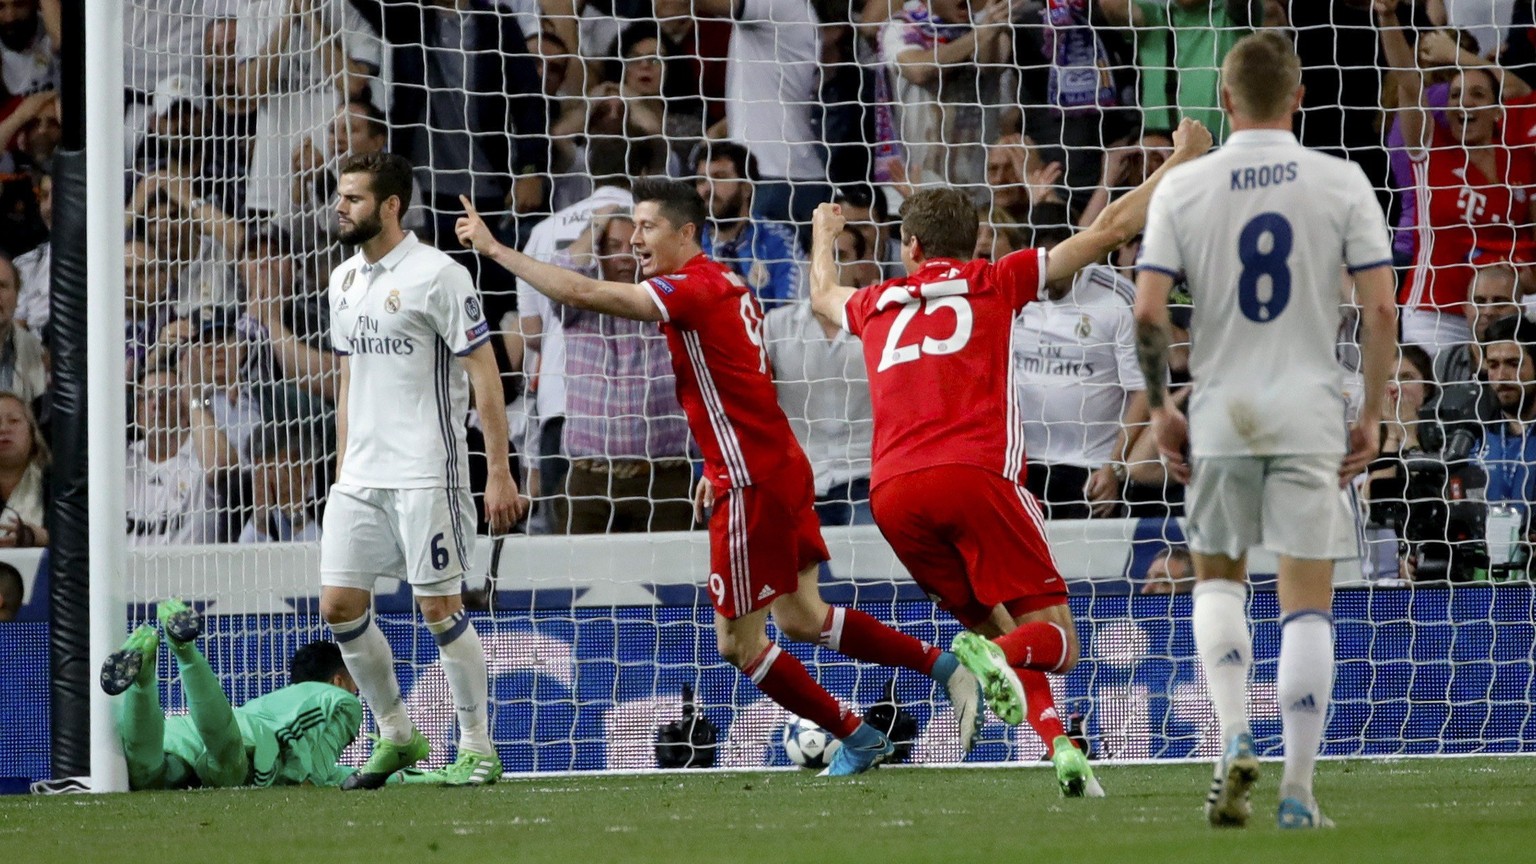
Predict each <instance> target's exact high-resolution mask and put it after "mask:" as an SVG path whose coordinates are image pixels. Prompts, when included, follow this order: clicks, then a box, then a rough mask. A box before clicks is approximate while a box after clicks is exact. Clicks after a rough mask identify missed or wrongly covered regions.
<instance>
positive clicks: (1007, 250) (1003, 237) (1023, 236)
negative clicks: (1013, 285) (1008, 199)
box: [974, 210, 1030, 261]
mask: <svg viewBox="0 0 1536 864" xmlns="http://www.w3.org/2000/svg"><path fill="white" fill-rule="evenodd" d="M976 216H977V223H976V226H977V231H976V253H975V256H974V257H976V258H980V259H982V260H983V261H996V260H997V259H999V258H1002V257H1003V256H1005V255H1008V254H1011V253H1013V252H1017V251H1019V250H1020V249H1026V248H1028V247H1029V240H1030V237H1029V234H1028V233H1027V232H1026V231H1025V230H1024V227H1023V226H1020V225H1014V224H1010V223H1008V222H1003V221H1000V220H1002V219H1006V218H1007V216H1008V214H1006V213H1002V212H1000V211H996V210H993V211H991V212H988V211H986V210H979V211H977V213H976Z"/></svg>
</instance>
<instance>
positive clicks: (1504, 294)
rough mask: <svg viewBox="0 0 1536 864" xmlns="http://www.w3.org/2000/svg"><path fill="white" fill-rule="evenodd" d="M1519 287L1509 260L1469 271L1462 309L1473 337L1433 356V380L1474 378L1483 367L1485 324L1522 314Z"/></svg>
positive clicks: (1443, 381) (1462, 380) (1448, 381)
mask: <svg viewBox="0 0 1536 864" xmlns="http://www.w3.org/2000/svg"><path fill="white" fill-rule="evenodd" d="M1518 290H1519V286H1518V284H1517V279H1516V276H1515V268H1513V267H1511V266H1510V265H1508V264H1485V265H1483V266H1481V267H1478V268H1477V270H1476V272H1474V273H1473V274H1472V284H1471V286H1470V287H1469V288H1468V296H1467V302H1466V304H1465V305H1463V306H1462V313H1463V314H1465V315H1466V317H1467V325H1468V327H1469V328H1470V329H1471V331H1472V336H1473V339H1472V341H1470V342H1462V343H1460V344H1457V345H1451V346H1450V347H1448V348H1446V349H1445V350H1443V351H1441V352H1440V353H1439V354H1438V355H1437V356H1436V357H1435V363H1434V367H1435V371H1434V377H1433V379H1432V380H1434V381H1437V382H1439V383H1441V384H1456V383H1461V382H1465V381H1476V380H1477V377H1478V372H1479V371H1480V370H1481V369H1482V368H1483V360H1482V355H1481V353H1480V351H1479V344H1480V343H1481V342H1482V341H1483V340H1484V339H1486V338H1487V337H1488V328H1489V327H1491V326H1492V325H1493V323H1494V322H1495V321H1499V320H1501V319H1503V318H1508V317H1510V316H1512V315H1519V314H1521V309H1520V303H1519V301H1517V300H1516V299H1515V297H1516V295H1517V293H1518Z"/></svg>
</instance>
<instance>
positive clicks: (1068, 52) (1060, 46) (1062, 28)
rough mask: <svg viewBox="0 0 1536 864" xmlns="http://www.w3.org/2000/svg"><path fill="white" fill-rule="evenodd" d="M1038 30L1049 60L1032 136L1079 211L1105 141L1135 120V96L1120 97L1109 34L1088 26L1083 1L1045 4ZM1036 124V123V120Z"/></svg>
mask: <svg viewBox="0 0 1536 864" xmlns="http://www.w3.org/2000/svg"><path fill="white" fill-rule="evenodd" d="M1045 7H1046V8H1045V11H1044V13H1043V15H1044V18H1045V24H1046V26H1045V27H1042V28H1040V31H1039V33H1040V39H1041V42H1042V45H1041V50H1042V53H1043V54H1044V55H1045V58H1046V60H1047V61H1048V62H1049V64H1050V65H1049V67H1048V70H1047V76H1046V89H1045V104H1046V110H1044V111H1039V112H1037V113H1036V114H1035V115H1033V116H1031V118H1030V122H1031V124H1032V126H1033V128H1032V131H1031V135H1032V136H1033V137H1034V139H1035V140H1036V141H1037V142H1039V144H1040V145H1041V147H1043V148H1045V149H1046V150H1047V151H1048V155H1047V161H1057V160H1059V161H1061V162H1062V163H1063V165H1064V166H1065V173H1064V175H1063V179H1064V180H1065V182H1066V186H1067V189H1068V190H1069V191H1068V198H1069V200H1070V203H1071V206H1072V210H1073V212H1077V211H1080V210H1082V209H1083V206H1084V204H1085V203H1086V201H1087V198H1088V196H1089V195H1090V194H1091V192H1092V189H1093V186H1094V183H1095V182H1096V181H1097V180H1098V179H1099V173H1100V165H1101V162H1102V157H1103V153H1104V149H1105V147H1106V146H1107V145H1108V144H1109V142H1111V141H1113V140H1115V139H1117V138H1119V137H1120V136H1121V135H1124V134H1125V133H1126V131H1128V130H1129V129H1130V128H1131V127H1132V126H1133V125H1134V124H1135V123H1136V122H1137V120H1138V119H1139V118H1138V117H1137V116H1136V111H1135V108H1134V107H1129V108H1127V107H1125V106H1126V103H1127V102H1129V101H1130V100H1131V99H1133V98H1134V97H1133V96H1131V95H1130V94H1122V93H1121V91H1120V87H1119V86H1118V83H1117V82H1116V81H1115V76H1114V70H1115V69H1116V68H1121V67H1124V66H1126V65H1128V64H1126V63H1124V62H1123V60H1122V58H1121V57H1120V56H1118V54H1117V53H1115V52H1113V51H1112V50H1111V49H1112V46H1119V45H1120V44H1121V43H1120V40H1119V39H1116V38H1113V36H1112V32H1111V31H1106V30H1104V29H1102V28H1095V27H1094V26H1092V22H1091V20H1090V19H1091V17H1092V9H1091V7H1090V5H1089V2H1088V0H1049V2H1047V3H1046V4H1045ZM1037 121H1038V122H1037Z"/></svg>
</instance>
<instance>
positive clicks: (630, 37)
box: [603, 20, 671, 81]
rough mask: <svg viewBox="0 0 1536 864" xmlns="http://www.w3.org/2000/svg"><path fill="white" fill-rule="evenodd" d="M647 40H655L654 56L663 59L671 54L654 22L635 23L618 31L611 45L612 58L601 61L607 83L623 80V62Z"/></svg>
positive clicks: (641, 21)
mask: <svg viewBox="0 0 1536 864" xmlns="http://www.w3.org/2000/svg"><path fill="white" fill-rule="evenodd" d="M647 39H655V40H656V56H658V57H661V58H663V62H665V58H666V56H667V55H668V54H670V53H671V52H670V51H668V50H667V48H668V47H669V45H668V41H667V38H666V37H665V36H662V35H661V28H660V27H657V26H656V22H655V21H646V20H640V21H635V22H634V23H632V24H630V25H629V26H627V27H625V28H624V29H623V30H620V31H619V38H618V39H617V40H615V42H614V43H613V56H612V57H611V58H609V59H607V60H604V61H603V78H604V79H606V80H608V81H622V80H624V61H625V60H628V59H629V54H630V52H631V51H634V50H635V46H636V45H639V44H640V43H641V42H644V41H645V40H647Z"/></svg>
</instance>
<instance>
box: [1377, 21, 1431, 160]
mask: <svg viewBox="0 0 1536 864" xmlns="http://www.w3.org/2000/svg"><path fill="white" fill-rule="evenodd" d="M1375 3H1376V23H1377V25H1378V28H1379V29H1380V31H1381V47H1382V50H1383V51H1384V52H1385V53H1386V55H1387V66H1388V73H1387V79H1388V80H1389V81H1391V82H1394V83H1395V84H1396V86H1397V101H1398V108H1397V118H1398V120H1399V121H1400V122H1401V123H1402V124H1403V140H1404V141H1406V142H1407V143H1408V146H1409V147H1410V148H1412V149H1414V150H1423V149H1425V148H1427V147H1428V146H1429V140H1430V138H1429V136H1430V133H1431V131H1432V130H1433V128H1434V127H1433V126H1432V125H1431V123H1432V121H1431V120H1430V118H1429V107H1428V106H1427V105H1425V104H1424V75H1423V73H1422V72H1421V71H1420V69H1419V63H1418V60H1417V59H1416V58H1415V57H1414V54H1413V48H1412V47H1411V46H1410V45H1409V44H1408V37H1407V36H1406V35H1404V34H1405V32H1406V31H1405V29H1404V27H1403V25H1402V22H1400V21H1398V19H1397V3H1396V0H1375Z"/></svg>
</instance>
